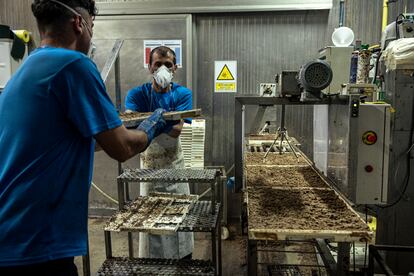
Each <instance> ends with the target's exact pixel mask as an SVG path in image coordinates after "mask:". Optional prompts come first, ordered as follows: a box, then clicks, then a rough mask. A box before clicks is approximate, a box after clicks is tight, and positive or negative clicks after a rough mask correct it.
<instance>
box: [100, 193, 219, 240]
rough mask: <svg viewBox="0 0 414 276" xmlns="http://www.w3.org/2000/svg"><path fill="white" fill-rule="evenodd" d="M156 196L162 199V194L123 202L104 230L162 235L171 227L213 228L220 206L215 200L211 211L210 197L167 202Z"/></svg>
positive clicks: (200, 230) (206, 229)
mask: <svg viewBox="0 0 414 276" xmlns="http://www.w3.org/2000/svg"><path fill="white" fill-rule="evenodd" d="M160 200H165V198H153V197H138V198H137V199H136V200H135V201H133V202H132V203H131V204H129V205H127V207H126V209H125V210H121V211H119V212H117V213H116V214H115V215H113V216H112V217H111V218H110V220H109V221H108V223H107V224H106V225H105V231H114V232H120V231H131V232H135V231H136V232H149V233H152V234H160V235H162V234H171V232H175V231H179V232H210V231H212V230H214V229H215V227H216V224H217V220H218V216H219V210H220V204H219V203H217V204H216V210H215V213H214V214H213V213H212V212H211V206H212V203H211V201H196V202H194V203H191V202H181V203H180V202H177V203H176V204H175V203H173V204H171V202H165V201H160ZM190 203H191V204H190ZM182 204H185V206H184V205H182ZM160 206H162V208H161V209H162V210H161V209H160V208H159V207H160ZM181 207H185V208H189V210H188V211H187V210H184V211H183V212H181V209H182V208H181ZM157 209H160V210H157ZM177 210H178V211H179V212H177Z"/></svg>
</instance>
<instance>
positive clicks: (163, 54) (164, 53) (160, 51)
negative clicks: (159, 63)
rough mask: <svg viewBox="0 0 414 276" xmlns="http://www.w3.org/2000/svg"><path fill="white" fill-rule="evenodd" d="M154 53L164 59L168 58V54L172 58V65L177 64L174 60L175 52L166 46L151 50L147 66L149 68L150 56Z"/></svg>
mask: <svg viewBox="0 0 414 276" xmlns="http://www.w3.org/2000/svg"><path fill="white" fill-rule="evenodd" d="M155 53H157V54H158V55H160V56H161V57H166V56H168V53H170V54H171V55H172V56H173V62H174V65H175V64H176V63H177V59H176V56H175V52H174V51H173V50H172V49H171V48H170V47H167V46H158V47H155V48H154V49H152V51H151V53H150V59H149V65H150V66H151V64H152V56H153V55H154V54H155Z"/></svg>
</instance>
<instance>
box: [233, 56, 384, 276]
mask: <svg viewBox="0 0 414 276" xmlns="http://www.w3.org/2000/svg"><path fill="white" fill-rule="evenodd" d="M332 49H336V50H337V49H339V48H332ZM332 49H331V50H332ZM332 51H334V50H332ZM339 51H342V52H343V56H342V58H345V56H346V54H345V52H346V51H348V52H349V56H348V58H349V59H350V56H351V52H352V51H351V50H350V49H348V48H343V49H340V50H339ZM326 60H329V61H330V63H331V64H337V66H338V67H337V68H340V66H339V65H340V60H338V59H336V58H335V57H334V56H329V55H328V54H326V55H325V61H321V60H316V61H313V62H310V63H307V64H305V65H304V66H302V67H301V69H300V71H283V72H282V74H280V75H278V77H277V85H278V88H279V89H278V90H277V91H278V97H266V98H264V97H252V96H238V97H236V106H235V107H236V108H235V112H236V113H235V135H236V136H235V164H236V167H235V175H236V179H235V187H236V191H240V190H243V191H244V192H245V198H247V199H246V203H245V205H244V206H246V207H245V208H246V209H247V211H245V212H243V213H244V214H246V217H247V219H246V220H247V224H248V233H249V243H248V256H249V257H248V261H249V263H248V264H249V275H255V273H256V272H257V269H258V267H257V261H256V260H257V258H258V255H257V253H255V252H256V251H258V250H259V249H258V248H259V247H260V246H259V244H260V240H285V239H288V240H289V239H294V240H297V239H299V240H301V239H305V240H309V239H318V238H321V239H328V240H331V241H336V242H338V245H339V252H338V257H337V261H332V259H330V257H329V256H328V255H329V249H326V244H325V243H324V242H323V241H322V242H321V241H319V242H318V245H317V247H318V250H319V251H320V252H322V254H323V255H324V257H322V258H323V259H324V262H325V264H327V266H328V267H329V268H328V270H329V272H330V274H331V275H345V274H346V273H347V272H346V271H347V268H346V267H347V265H349V250H350V245H349V242H350V241H356V242H361V241H367V242H369V241H370V235H371V234H372V233H371V232H370V231H369V230H368V228H367V226H366V224H365V222H363V221H362V220H361V218H360V217H359V216H358V215H357V214H356V213H353V215H352V214H351V213H352V212H351V213H350V218H349V219H346V220H347V221H354V222H355V224H354V225H353V226H350V225H347V226H343V228H341V231H339V232H336V230H334V229H333V228H332V227H333V226H332V223H333V221H332V219H331V218H327V219H326V223H327V225H328V226H326V227H325V228H323V229H319V228H318V227H319V226H318V225H313V226H312V225H311V223H310V222H311V221H313V218H310V217H309V216H312V215H311V214H312V212H316V213H317V212H319V211H309V212H310V214H306V212H307V211H306V210H308V208H311V209H312V208H313V207H309V206H315V204H316V203H315V202H316V201H317V200H319V199H318V198H319V196H322V194H324V193H325V192H328V190H330V191H335V194H336V192H338V193H339V194H340V196H339V197H338V198H344V199H345V201H346V202H347V204H349V203H351V204H376V205H384V204H386V203H387V200H388V166H389V164H388V159H389V148H388V145H389V141H390V117H391V112H390V110H391V107H390V105H389V104H385V103H381V104H379V103H371V102H368V101H369V100H375V99H376V90H375V87H374V86H373V85H371V84H355V85H354V84H347V82H348V79H349V66H348V70H342V69H343V67H344V66H343V65H342V68H341V70H342V74H341V73H340V74H339V77H342V79H341V78H339V79H337V82H336V84H335V85H333V83H332V82H331V81H332V80H333V79H334V76H335V71H334V73H333V72H332V71H333V70H332V69H331V66H330V65H329V63H328V62H326ZM334 87H335V88H334ZM247 105H258V106H259V107H260V106H270V105H276V106H280V107H279V109H278V110H279V111H281V116H280V117H279V118H280V121H281V124H280V125H281V126H280V128H279V129H278V130H277V131H276V133H275V134H274V135H275V137H276V139H275V140H274V141H273V143H272V144H271V145H270V147H268V148H267V144H266V147H265V146H263V148H264V149H265V151H264V152H260V151H259V152H255V153H250V152H249V147H246V143H247V142H246V140H247V139H249V138H248V136H247V135H246V133H245V126H244V123H245V121H244V113H245V110H247V108H245V106H247ZM286 105H290V106H295V105H312V106H313V107H314V118H313V122H314V129H313V136H312V137H308V138H311V139H313V144H314V156H313V161H314V162H313V164H312V165H311V166H310V167H308V166H309V163H303V162H302V161H303V153H301V152H300V151H298V150H297V149H295V147H294V146H293V145H292V144H291V143H290V142H289V137H288V136H287V130H286V127H285V106H286ZM260 110H261V109H260V108H259V111H260ZM266 119H267V120H268V119H269V118H266ZM254 124H257V122H255V123H254ZM266 136H270V135H269V134H266ZM278 139H279V140H280V141H279V143H277V140H278ZM284 141H286V142H287V145H288V146H287V148H284V147H286V146H284V144H283V142H284ZM274 145H278V147H276V151H278V153H271V151H275V149H274V148H273V146H274ZM282 153H284V154H285V155H286V156H285V157H278V156H282V155H281V154H282ZM254 154H256V155H254ZM246 156H248V158H250V159H249V161H246V158H247V157H246ZM292 157H293V159H295V158H297V161H293V160H292ZM252 158H253V159H254V160H256V161H255V162H256V163H254V162H253V163H252V160H253V159H252ZM260 158H262V159H261V162H259V161H258V160H259V159H260ZM305 159H306V158H305ZM278 160H285V161H278ZM289 160H290V161H289ZM278 162H287V163H280V164H279V163H278ZM286 170H288V171H286ZM307 170H309V171H307ZM312 170H315V171H317V172H318V173H317V174H314V172H312ZM305 171H306V172H305ZM311 175H319V177H320V178H321V179H323V182H324V183H325V184H317V183H319V182H318V181H317V178H316V177H315V178H313V176H311ZM298 179H299V182H296V181H297V180H298ZM309 179H313V180H311V181H309ZM269 188H270V189H269ZM325 189H326V191H325ZM275 191H277V192H275ZM288 191H291V193H292V195H290V194H289V192H288ZM312 192H315V193H316V194H317V196H316V198H313V196H310V197H311V198H313V199H312V200H305V198H306V197H307V196H308V194H309V193H312ZM262 194H263V195H266V197H270V198H274V200H276V198H277V201H279V202H282V203H280V204H283V205H281V206H283V207H280V208H279V209H278V211H276V210H275V211H274V212H273V213H271V212H269V213H268V216H275V217H277V214H279V213H280V212H281V210H284V208H285V207H286V206H288V205H289V204H293V205H295V204H299V205H300V206H299V205H298V206H297V207H292V211H291V212H293V213H295V210H297V209H301V210H304V211H303V213H304V214H306V217H307V219H306V223H304V224H302V226H303V225H306V226H303V227H304V228H300V227H299V228H294V225H290V226H289V227H287V228H288V229H284V227H286V226H284V225H283V223H281V221H283V218H282V217H280V218H278V219H277V221H279V223H275V224H271V223H270V217H269V221H266V222H264V221H263V222H262V223H264V224H263V225H262V224H260V223H258V221H261V219H260V218H259V219H258V218H257V216H259V214H260V213H261V212H263V210H261V209H260V207H257V206H260V204H258V203H257V202H259V201H260V200H259V201H257V200H258V199H257V197H260V196H261V195H262ZM281 194H283V195H284V196H280V195H281ZM293 194H294V195H293ZM336 195H337V194H336ZM289 197H293V198H296V200H295V201H292V202H289ZM332 200H334V199H332ZM271 201H273V200H271ZM285 201H286V202H285ZM298 201H299V203H298ZM255 202H256V205H255ZM260 202H263V200H261V201H260ZM283 202H284V203H283ZM322 202H325V201H324V200H322ZM329 202H331V203H330V204H328V206H331V205H332V201H329ZM325 203H326V202H325ZM334 205H335V204H334ZM266 206H270V203H269V204H267V203H266ZM278 206H279V205H278ZM332 206H333V205H332ZM347 206H349V205H347ZM269 208H270V207H269ZM286 208H288V207H286ZM289 208H290V207H289ZM349 209H351V210H352V208H351V207H349ZM320 212H321V214H316V216H317V220H318V221H319V222H320V224H322V225H323V224H324V223H325V219H324V218H323V214H324V213H326V212H327V213H330V214H332V215H333V216H334V213H335V211H334V210H328V211H326V210H325V211H324V210H320ZM274 214H276V215H274ZM289 214H290V212H288V213H286V214H285V216H289ZM295 214H296V213H295ZM300 214H301V213H300V212H299V213H298V214H297V216H301V215H300ZM344 214H345V213H342V215H344ZM250 216H253V217H250ZM292 219H293V218H292ZM338 219H339V218H338ZM295 220H300V217H296V218H295ZM340 220H341V219H340ZM266 225H268V226H269V228H267V227H266ZM356 225H360V228H358V230H357V231H353V230H350V229H349V228H348V227H351V228H353V227H356ZM364 225H365V226H364ZM292 227H293V228H292ZM364 227H365V228H366V229H365V228H364ZM339 228H340V227H339ZM339 228H338V229H339ZM348 229H349V230H348ZM348 231H349V232H348ZM340 233H341V234H340ZM345 233H349V235H348V234H345ZM356 237H357V238H356ZM355 238H356V239H355ZM252 259H253V260H252ZM347 262H348V263H347ZM335 264H336V267H335Z"/></svg>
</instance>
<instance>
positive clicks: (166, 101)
mask: <svg viewBox="0 0 414 276" xmlns="http://www.w3.org/2000/svg"><path fill="white" fill-rule="evenodd" d="M157 108H163V109H165V110H166V111H184V110H191V109H192V108H193V96H192V93H191V90H190V89H188V88H186V87H184V86H181V85H179V84H176V83H172V85H171V90H170V91H168V92H166V93H157V92H155V90H154V89H153V88H152V83H150V82H149V83H145V84H143V85H141V86H138V87H135V88H132V89H131V90H129V91H128V94H127V96H126V99H125V109H129V110H132V111H137V112H153V111H154V110H155V109H157ZM184 121H185V122H187V123H191V119H190V118H188V119H184Z"/></svg>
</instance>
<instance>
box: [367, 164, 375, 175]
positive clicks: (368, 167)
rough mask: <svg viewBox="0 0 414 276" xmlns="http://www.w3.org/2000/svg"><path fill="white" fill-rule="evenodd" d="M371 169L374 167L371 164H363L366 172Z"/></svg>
mask: <svg viewBox="0 0 414 276" xmlns="http://www.w3.org/2000/svg"><path fill="white" fill-rule="evenodd" d="M373 170H374V168H373V167H372V166H371V165H366V166H365V171H366V172H368V173H370V172H372V171H373Z"/></svg>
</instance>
